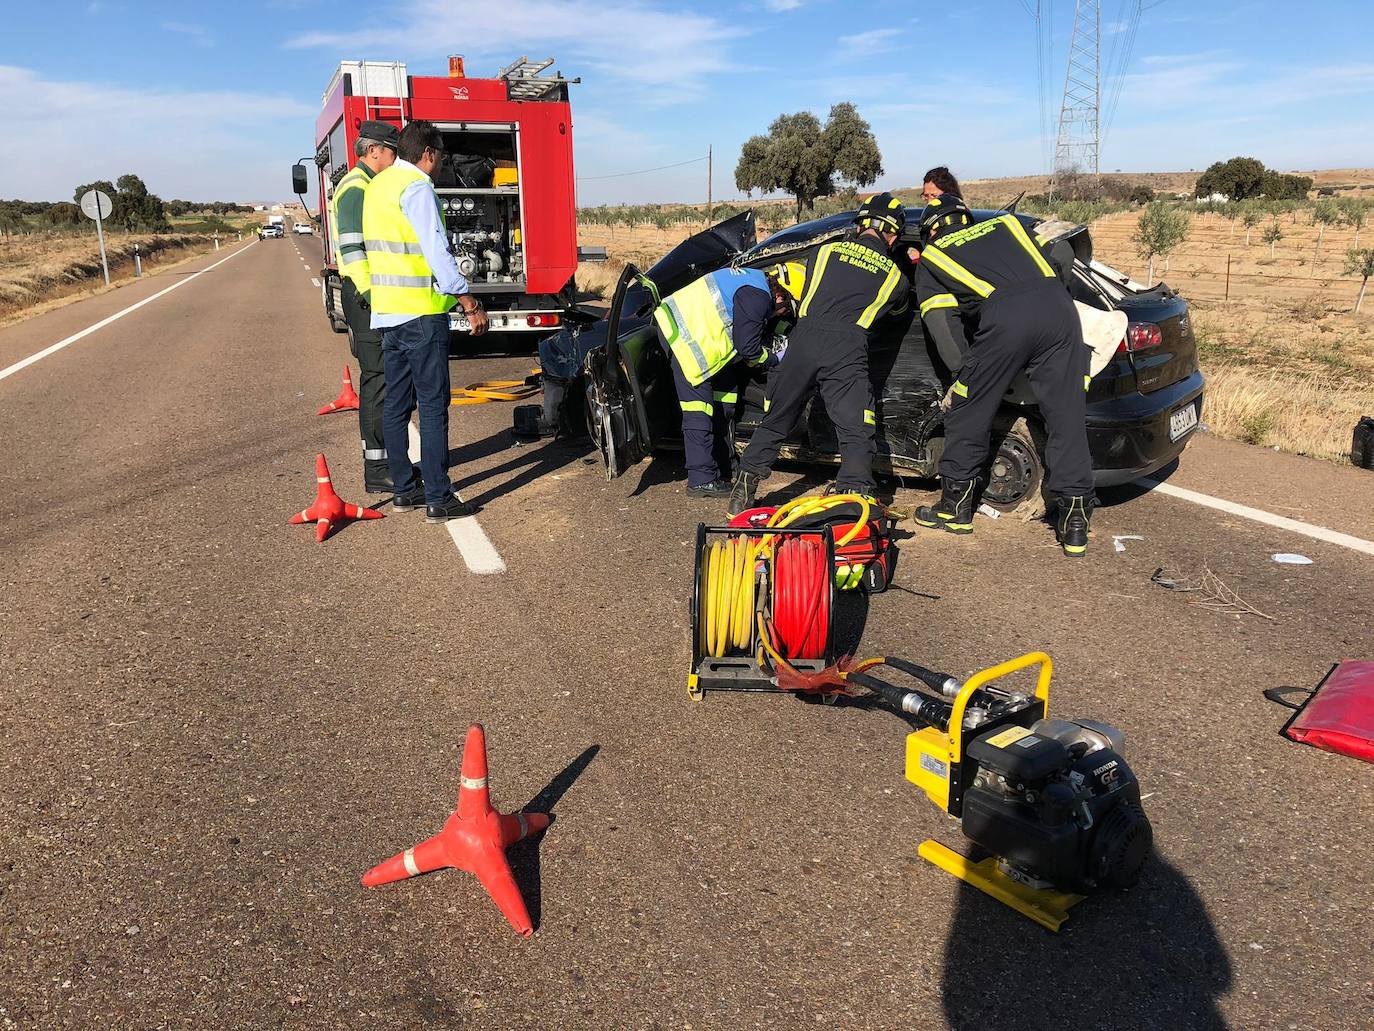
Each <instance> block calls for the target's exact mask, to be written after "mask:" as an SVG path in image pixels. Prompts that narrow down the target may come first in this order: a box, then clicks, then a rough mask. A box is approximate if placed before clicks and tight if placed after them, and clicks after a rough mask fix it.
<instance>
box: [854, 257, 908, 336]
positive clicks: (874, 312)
mask: <svg viewBox="0 0 1374 1031" xmlns="http://www.w3.org/2000/svg"><path fill="white" fill-rule="evenodd" d="M901 278H902V273H901V270H900V269H898V268H897V266H896V265H893V266H892V268H891V269H889V270H888V273H887V278H886V279H884V280H883V285H882V288H881V289H879V290H878V296H877V297H875V298H873V303H872V304H870V305H869V306H868V307H867V308H865V309H864V313H863V314H862V315H860V316H859V325H860V326H862V327H863V328H864V329H868V328H870V327H871V326H872V325H873V320H874V319H876V318H877V317H878V312H880V311H881V310H882V307H883V305H885V304H886V303H887V302H888V300H889V299H890V298H891V297H892V291H893V290H895V289H897V280H899V279H901Z"/></svg>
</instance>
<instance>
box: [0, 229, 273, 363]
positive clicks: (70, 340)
mask: <svg viewBox="0 0 1374 1031" xmlns="http://www.w3.org/2000/svg"><path fill="white" fill-rule="evenodd" d="M246 250H250V248H248V247H240V248H239V249H238V250H236V251H235V252H234V253H233V254H230V255H228V256H227V257H224V258H220V260H219V261H217V262H215V263H214V264H213V265H207V266H206V267H205V268H203V269H201V270H200V271H199V272H194V273H192V274H191V275H189V276H187V277H186V278H185V279H182V280H178V281H177V282H175V283H173V284H172V285H171V286H169V287H167V289H165V290H159V291H158V292H157V293H155V294H153V295H152V296H151V297H145V298H143V300H141V301H139V302H138V303H137V304H131V305H129V307H127V308H125V309H123V310H122V311H117V312H115V313H114V314H113V315H111V316H110V317H109V318H105V319H101V320H100V321H99V322H97V323H96V324H95V325H94V326H87V327H86V328H85V329H83V330H81V332H79V333H73V334H72V335H71V336H69V337H67V338H66V339H65V340H59V341H58V342H57V343H55V344H53V345H52V346H51V347H45V348H43V350H41V351H38V352H37V353H35V354H31V355H29V356H28V357H27V358H21V359H20V360H19V361H17V362H15V363H14V364H13V365H11V366H9V367H8V368H4V369H0V379H5V378H6V377H8V376H13V375H14V374H15V373H16V372H19V371H20V370H21V369H27V368H28V367H29V366H30V365H32V364H34V363H35V362H40V361H42V360H43V359H44V358H46V357H48V355H50V354H56V353H57V352H58V351H60V350H62V348H64V347H66V346H67V345H69V344H74V343H76V342H77V341H78V340H80V339H82V338H83V337H88V336H90V335H91V334H92V333H94V332H95V331H96V330H98V329H104V328H105V327H106V326H108V325H109V324H110V323H111V322H114V321H116V320H117V319H122V318H123V317H124V316H125V315H128V314H129V313H130V312H135V311H138V309H139V308H142V307H143V306H144V305H145V304H151V303H152V302H153V301H156V300H157V299H158V298H159V297H162V296H163V295H165V294H169V293H171V292H172V291H173V290H176V289H178V288H180V287H183V286H185V285H186V284H187V283H189V282H191V281H192V280H193V279H195V278H197V277H198V276H200V275H202V274H204V273H206V272H209V271H210V270H211V269H216V268H219V267H220V266H221V265H223V264H224V263H225V262H226V261H228V260H229V258H235V257H238V255H240V254H242V253H243V252H244V251H246Z"/></svg>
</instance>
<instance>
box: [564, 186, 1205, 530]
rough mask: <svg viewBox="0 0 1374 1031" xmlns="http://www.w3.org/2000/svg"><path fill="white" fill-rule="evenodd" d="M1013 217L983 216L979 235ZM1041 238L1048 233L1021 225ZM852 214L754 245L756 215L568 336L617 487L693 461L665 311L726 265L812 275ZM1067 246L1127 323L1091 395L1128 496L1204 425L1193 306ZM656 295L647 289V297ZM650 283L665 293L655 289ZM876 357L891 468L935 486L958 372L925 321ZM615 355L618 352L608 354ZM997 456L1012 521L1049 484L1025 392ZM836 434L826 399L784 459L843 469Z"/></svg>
mask: <svg viewBox="0 0 1374 1031" xmlns="http://www.w3.org/2000/svg"><path fill="white" fill-rule="evenodd" d="M920 213H921V208H920V207H913V208H909V209H908V210H907V223H908V230H907V234H906V236H905V237H904V239H907V238H910V239H911V240H912V241H914V240H915V239H916V235H915V225H914V222H915V220H916V219H917V218H919V216H920ZM1001 214H1003V212H994V211H975V212H974V218H975V219H976V220H978V221H983V220H984V219H988V218H992V217H996V216H998V215H1001ZM1017 217H1018V218H1019V219H1020V220H1021V221H1022V223H1023V224H1024V225H1025V226H1026V228H1027V229H1028V230H1029V231H1031V232H1034V231H1035V229H1036V227H1037V226H1038V225H1039V223H1040V222H1041V221H1042V220H1041V219H1039V218H1035V217H1033V216H1030V215H1021V214H1018V215H1017ZM853 220H854V216H853V214H852V213H848V214H839V215H833V216H830V217H828V218H822V219H818V220H816V221H814V222H806V223H803V224H801V225H797V226H793V227H792V228H790V229H784V230H782V231H781V232H778V233H774V234H773V235H772V236H770V237H769V238H768V239H767V240H765V241H764V242H763V243H761V244H755V242H754V240H755V236H754V223H753V213H752V212H743V213H741V214H740V215H737V216H735V217H734V218H732V219H730V220H728V221H726V222H722V223H721V224H720V225H717V226H714V227H712V228H711V229H708V230H706V231H704V232H702V233H698V234H697V235H696V236H694V237H692V238H690V239H688V240H687V241H685V242H684V243H682V244H680V245H679V246H678V247H677V248H676V249H674V250H673V251H671V252H669V253H668V254H667V255H666V256H665V257H664V258H662V259H661V260H660V261H658V262H657V263H656V264H655V265H654V266H653V267H652V268H650V269H649V270H648V273H647V274H646V275H641V274H640V272H639V270H638V269H637V268H635V267H634V266H633V265H627V266H626V268H625V271H624V273H623V274H622V275H621V278H620V282H619V283H618V285H617V288H616V291H615V295H614V298H613V299H612V301H611V305H610V310H609V313H608V314H609V317H608V318H607V319H605V320H604V321H601V322H598V323H595V324H593V325H590V326H588V327H586V328H580V327H579V328H576V329H574V328H569V329H565V330H564V332H565V333H578V334H580V335H581V336H582V337H583V339H581V340H579V341H577V342H576V348H577V350H579V351H580V352H581V353H583V354H586V355H587V358H586V362H585V365H584V379H585V396H586V417H587V426H588V429H589V430H590V431H591V434H592V438H593V440H594V441H595V442H596V444H597V446H598V447H599V449H600V450H601V457H602V461H603V462H604V463H605V466H606V474H607V476H608V477H615V476H619V475H621V474H622V473H624V472H625V471H626V470H627V469H628V468H629V467H630V466H632V465H634V464H635V463H636V462H639V461H640V460H641V459H643V458H645V457H647V456H648V455H649V454H650V453H652V452H653V451H655V450H656V449H658V448H673V447H675V446H676V447H681V438H682V417H681V412H680V411H679V408H678V404H677V395H676V393H675V392H674V390H673V382H672V372H671V369H670V367H669V364H668V359H667V356H666V355H665V354H664V353H663V348H662V347H661V346H659V343H658V338H657V334H656V332H655V330H654V323H653V318H652V313H653V309H654V306H655V304H656V300H657V298H656V296H655V295H657V296H659V297H664V296H667V295H668V294H670V293H672V292H673V291H674V290H678V289H680V288H681V287H683V286H686V285H687V284H688V283H690V282H692V281H693V280H694V279H696V278H697V277H699V276H702V275H705V274H706V273H707V272H711V271H714V270H715V269H718V268H723V267H725V266H726V265H731V264H734V265H739V266H744V267H751V268H766V267H768V266H769V265H773V264H775V263H777V262H779V261H806V260H807V259H808V258H809V257H810V256H811V254H813V253H814V252H815V250H816V249H817V248H818V247H819V246H820V245H821V244H822V243H823V242H824V241H826V240H830V239H834V238H836V237H838V236H841V235H843V234H845V233H846V232H849V231H850V229H851V227H852V224H853ZM1055 236H1056V238H1058V239H1064V240H1067V241H1068V243H1069V244H1070V245H1071V246H1072V248H1073V251H1074V255H1075V261H1074V267H1073V276H1072V284H1071V292H1072V293H1073V296H1074V298H1075V299H1076V300H1079V301H1082V302H1083V303H1084V304H1086V305H1089V306H1091V307H1094V308H1098V309H1102V310H1106V311H1111V310H1119V311H1122V312H1125V314H1126V316H1127V318H1128V319H1129V323H1128V327H1127V331H1126V336H1125V338H1124V339H1123V340H1122V341H1121V343H1120V346H1119V347H1118V348H1117V352H1116V354H1115V355H1114V356H1113V357H1112V359H1111V361H1110V362H1108V364H1107V367H1106V368H1105V369H1103V370H1102V371H1101V372H1100V373H1099V374H1098V375H1097V376H1095V377H1094V378H1093V380H1092V384H1091V387H1090V389H1089V391H1088V412H1087V422H1088V444H1089V447H1090V448H1091V451H1092V458H1093V469H1094V473H1095V477H1096V480H1097V484H1098V486H1111V485H1114V484H1121V483H1128V482H1130V481H1131V480H1134V479H1136V478H1137V477H1140V476H1146V475H1149V474H1150V473H1152V472H1155V471H1156V470H1158V469H1161V468H1163V467H1164V466H1165V465H1167V464H1169V463H1170V462H1171V461H1173V460H1174V459H1175V458H1177V457H1178V455H1179V454H1180V453H1181V452H1182V451H1183V449H1184V447H1186V446H1187V443H1188V440H1189V439H1190V437H1191V435H1192V433H1193V431H1194V430H1195V429H1196V428H1197V426H1198V418H1199V416H1200V414H1201V411H1202V394H1203V379H1202V373H1201V372H1200V371H1198V364H1197V345H1196V343H1195V341H1194V339H1193V330H1192V326H1191V324H1190V320H1189V314H1188V303H1187V302H1186V301H1185V300H1184V299H1183V298H1182V297H1180V296H1179V295H1178V293H1177V291H1175V290H1173V289H1171V288H1169V287H1168V286H1166V285H1164V284H1162V283H1161V284H1158V285H1155V286H1146V285H1143V284H1141V283H1137V282H1134V281H1132V280H1131V279H1130V277H1128V276H1126V275H1123V274H1122V273H1120V272H1118V271H1116V270H1115V269H1113V268H1110V267H1109V266H1107V265H1104V264H1103V263H1101V262H1099V261H1095V260H1094V259H1093V256H1092V241H1091V239H1090V238H1089V235H1088V230H1087V229H1086V228H1084V227H1083V226H1072V225H1067V224H1061V226H1060V231H1059V232H1058V233H1056V234H1055ZM646 281H647V283H646ZM649 283H651V284H652V286H650V285H648V284H649ZM888 321H889V324H888V325H886V326H884V327H883V328H882V329H881V331H880V332H879V333H878V334H877V336H876V339H875V340H874V341H873V344H872V346H871V348H870V353H869V370H870V374H871V375H872V378H873V388H874V389H873V392H874V399H875V401H876V402H877V403H876V405H875V406H874V407H875V408H876V409H877V419H878V425H877V448H878V462H877V465H878V468H879V469H881V470H884V471H887V472H891V473H894V474H897V475H904V474H905V475H913V476H920V477H931V476H934V475H935V472H936V470H937V468H938V466H939V460H940V453H941V451H942V450H943V447H944V411H943V410H942V409H941V407H940V399H941V397H942V396H943V395H944V393H945V392H946V390H948V389H949V386H950V384H951V383H952V382H953V380H954V378H955V376H956V374H957V373H958V370H957V369H949V368H947V367H946V366H945V365H944V363H943V362H942V361H941V360H940V357H939V354H938V352H937V351H936V349H935V347H934V344H933V343H932V342H931V341H930V340H929V339H928V337H927V335H926V333H925V331H924V327H923V325H922V323H921V320H920V319H919V318H916V317H915V315H914V313H913V312H910V311H908V312H907V313H906V315H904V316H902V317H899V318H893V319H890V320H888ZM608 345H609V346H608ZM763 388H764V381H763V378H762V375H756V376H755V378H754V381H753V382H751V383H750V384H749V386H748V388H747V390H746V391H745V392H744V394H743V396H742V397H741V401H742V402H743V403H742V404H741V405H740V406H739V408H738V409H737V416H736V420H737V421H736V424H735V442H736V444H737V446H742V445H743V444H744V443H745V442H746V441H747V440H748V439H749V436H750V434H751V433H752V432H753V430H754V429H755V428H757V426H758V424H759V422H760V421H761V420H762V418H763V408H764V390H763ZM993 440H994V446H995V448H996V451H995V453H994V455H993V457H992V461H991V463H990V466H989V469H988V483H987V487H986V489H985V490H984V492H983V499H984V500H985V501H988V502H989V503H991V504H993V505H995V506H997V507H998V508H1002V509H1010V508H1014V507H1015V506H1017V505H1019V504H1020V503H1021V502H1023V501H1025V500H1027V499H1029V498H1030V497H1032V496H1033V495H1034V494H1035V493H1036V492H1037V491H1038V490H1039V488H1040V484H1041V480H1042V477H1043V473H1044V443H1045V430H1044V424H1043V422H1042V419H1041V416H1040V411H1039V408H1038V406H1037V405H1036V404H1035V403H1034V399H1033V398H1032V397H1031V396H1030V395H1029V393H1028V391H1027V390H1026V389H1025V388H1024V385H1019V384H1013V389H1012V390H1010V391H1009V392H1008V395H1007V398H1006V400H1005V401H1004V402H1003V405H1002V411H1001V412H1000V413H999V414H998V418H997V421H996V423H995V424H994V435H993ZM837 450H838V446H837V443H836V440H835V428H834V425H833V424H832V423H831V421H830V418H829V416H828V415H827V413H826V411H825V407H824V405H823V404H822V403H821V402H820V401H819V399H816V400H814V401H813V402H812V403H811V404H810V405H809V406H808V408H807V411H806V413H805V415H804V416H803V418H802V419H801V420H800V422H799V424H798V426H797V428H796V430H795V431H794V432H793V433H792V435H791V436H790V437H788V439H787V441H786V443H785V444H784V446H783V448H782V455H783V457H785V458H792V459H798V460H801V461H805V462H819V463H833V462H835V461H837V456H836V452H837Z"/></svg>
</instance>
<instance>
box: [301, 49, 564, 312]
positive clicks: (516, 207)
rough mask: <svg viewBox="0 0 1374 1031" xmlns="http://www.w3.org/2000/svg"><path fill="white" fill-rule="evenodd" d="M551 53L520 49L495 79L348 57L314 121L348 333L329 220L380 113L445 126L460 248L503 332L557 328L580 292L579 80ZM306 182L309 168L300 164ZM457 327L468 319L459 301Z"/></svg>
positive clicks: (333, 286) (438, 173)
mask: <svg viewBox="0 0 1374 1031" xmlns="http://www.w3.org/2000/svg"><path fill="white" fill-rule="evenodd" d="M552 64H553V60H552V59H549V60H547V61H542V62H531V61H529V60H528V59H527V58H524V57H522V58H520V60H518V61H516V62H515V63H514V64H511V65H509V66H508V67H506V68H503V69H501V71H500V72H498V73H497V74H496V76H495V77H494V78H491V79H471V78H468V77H466V76H465V75H464V72H463V60H462V58H461V57H452V58H450V59H449V74H448V75H447V76H442V77H420V76H414V75H410V74H408V72H407V70H406V66H405V65H404V64H400V63H394V62H378V61H345V62H343V63H342V64H340V65H339V68H338V70H337V71H336V72H335V73H334V77H333V79H331V80H330V83H329V88H328V89H326V90H325V92H324V97H323V101H322V108H321V111H320V116H319V118H318V120H317V121H316V123H315V164H316V166H317V167H318V168H319V196H320V220H321V227H322V231H321V233H320V240H321V241H322V243H323V246H324V262H325V267H324V269H323V270H322V275H321V277H320V278H321V282H322V284H323V295H324V297H323V299H324V311H325V314H326V315H327V316H328V317H329V319H330V322H331V323H332V324H333V326H334V329H335V330H336V331H337V332H340V333H342V332H345V331H346V330H347V328H348V327H347V325H346V324H345V322H344V316H343V303H342V300H341V294H340V288H341V281H340V278H339V272H338V261H337V258H336V255H335V252H334V237H335V233H334V229H333V226H331V225H330V224H329V201H330V198H331V197H332V196H333V191H334V187H335V186H337V185H338V182H339V180H340V179H342V178H343V176H344V173H346V172H347V171H348V170H349V169H350V168H351V167H353V165H354V164H356V163H357V160H358V159H357V157H356V156H355V155H354V153H353V145H354V142H355V141H356V140H357V138H358V127H359V126H360V125H362V123H363V122H364V121H367V120H369V119H376V120H379V121H383V122H389V123H391V124H392V125H395V126H396V127H397V128H401V127H402V126H404V125H405V124H406V123H407V122H409V121H411V120H413V119H417V118H423V119H427V120H428V121H431V122H433V123H434V124H435V125H436V126H437V127H438V129H439V131H440V132H442V133H443V135H444V148H445V152H446V153H445V158H444V162H443V164H441V166H440V167H439V168H438V169H436V170H435V173H434V175H433V177H432V178H433V179H434V184H435V190H436V192H437V193H438V195H439V203H440V207H441V208H442V209H443V216H444V223H445V228H446V230H447V232H448V238H449V244H450V248H451V250H452V251H453V255H454V257H455V258H456V259H457V261H458V268H459V270H460V271H461V272H462V273H463V275H464V276H465V277H466V278H467V280H468V282H469V283H470V284H471V286H472V292H473V294H475V295H476V296H477V297H478V299H479V300H481V302H482V304H483V307H485V308H486V310H487V312H488V314H489V316H490V319H491V328H492V329H493V330H497V331H506V332H510V331H519V332H531V333H541V334H542V333H549V332H552V331H554V330H556V329H557V328H558V327H559V326H560V325H562V323H563V318H564V314H565V313H566V311H567V310H568V309H569V308H570V307H572V305H573V303H574V300H575V291H574V284H573V275H574V273H575V272H576V271H577V201H576V193H575V185H574V180H573V152H572V111H571V108H570V107H569V105H568V87H569V85H571V84H573V83H576V82H578V81H579V80H577V79H564V78H562V77H561V76H560V75H559V74H558V73H557V72H556V71H554V72H548V71H547V69H548V68H549V67H550V65H552ZM292 172H293V175H292V179H293V185H294V186H295V188H296V192H297V193H304V192H305V184H306V182H307V173H306V168H305V166H304V165H302V164H298V165H296V166H295V168H294V169H293V170H292ZM450 320H451V326H452V328H453V330H454V331H455V332H464V331H466V330H467V329H468V324H467V320H466V319H465V318H464V317H463V316H462V314H461V312H459V311H457V310H455V311H454V312H453V313H452V314H451V316H450Z"/></svg>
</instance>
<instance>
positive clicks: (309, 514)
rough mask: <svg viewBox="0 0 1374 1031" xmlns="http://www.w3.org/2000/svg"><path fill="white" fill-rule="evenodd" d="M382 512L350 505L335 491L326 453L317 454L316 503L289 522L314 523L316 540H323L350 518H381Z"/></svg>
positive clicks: (298, 513)
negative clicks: (330, 477)
mask: <svg viewBox="0 0 1374 1031" xmlns="http://www.w3.org/2000/svg"><path fill="white" fill-rule="evenodd" d="M381 518H383V516H382V513H381V512H378V511H376V510H375V509H371V508H363V507H362V506H361V505H350V504H349V503H348V502H346V501H344V500H343V499H342V498H341V497H339V495H337V494H335V493H334V484H333V483H332V482H330V479H329V465H328V464H327V463H326V462H325V460H324V455H316V456H315V503H314V504H313V505H311V506H310V507H309V508H307V509H305V510H304V511H303V512H297V513H296V514H295V515H293V516H292V517H291V518H290V519H288V520H287V522H288V523H291V524H293V525H294V524H296V523H314V524H315V540H317V541H322V540H324V539H325V538H326V537H328V536H329V531H330V530H331V529H333V528H334V527H336V526H341V525H343V523H345V522H346V521H348V520H350V519H381Z"/></svg>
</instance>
